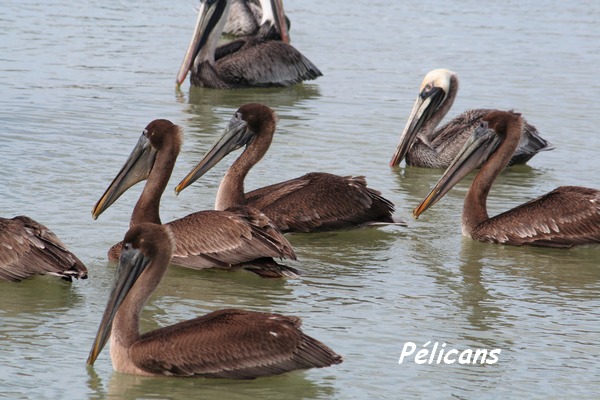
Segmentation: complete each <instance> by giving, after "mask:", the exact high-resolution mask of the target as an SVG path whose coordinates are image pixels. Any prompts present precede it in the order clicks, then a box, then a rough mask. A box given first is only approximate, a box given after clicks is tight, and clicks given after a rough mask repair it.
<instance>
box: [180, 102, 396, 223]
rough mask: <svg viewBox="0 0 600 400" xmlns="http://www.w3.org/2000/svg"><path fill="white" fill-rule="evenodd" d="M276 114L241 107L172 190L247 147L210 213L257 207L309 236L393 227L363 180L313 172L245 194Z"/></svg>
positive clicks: (385, 205) (389, 206) (383, 203)
mask: <svg viewBox="0 0 600 400" xmlns="http://www.w3.org/2000/svg"><path fill="white" fill-rule="evenodd" d="M276 120H277V118H276V115H275V112H274V111H273V110H272V109H270V108H269V107H267V106H264V105H262V104H256V103H249V104H246V105H243V106H242V107H240V108H239V109H238V110H237V112H236V113H235V115H234V116H233V118H232V119H231V121H230V122H229V125H228V126H227V128H226V129H225V133H224V135H223V136H222V137H221V139H219V140H218V141H217V143H216V144H215V145H214V146H213V148H212V149H211V150H210V151H209V152H208V153H207V154H206V155H205V156H204V158H203V159H202V160H201V161H200V163H199V164H198V165H197V166H196V167H195V168H194V169H193V170H192V171H191V172H190V173H189V174H188V175H187V176H186V177H185V178H184V179H183V180H182V181H181V182H180V183H179V185H177V187H176V188H175V191H176V192H177V193H179V192H180V191H182V190H183V189H185V188H186V187H187V186H189V185H190V184H191V183H192V182H194V181H195V180H197V179H198V178H200V177H201V176H202V175H204V174H205V173H206V172H207V171H208V170H209V169H211V168H212V167H213V166H214V165H215V164H217V163H218V162H219V161H220V160H221V159H222V158H223V157H225V156H226V155H227V154H229V153H230V152H232V151H234V150H236V149H239V148H240V147H242V146H246V149H245V150H244V152H243V153H242V154H241V155H240V156H239V157H238V159H237V160H236V161H235V162H234V163H233V165H232V166H231V167H230V168H229V170H228V171H227V173H226V174H225V177H224V178H223V180H222V181H221V185H220V186H219V191H218V194H217V200H216V204H215V208H216V209H217V210H224V209H226V208H228V207H232V206H236V205H247V206H251V207H256V208H258V209H259V210H261V211H262V212H264V213H265V214H266V215H267V216H268V217H269V218H271V220H272V221H273V222H274V223H275V225H277V227H279V229H280V230H281V231H283V232H314V231H326V230H333V229H340V228H349V227H354V226H358V225H364V224H377V223H385V224H388V223H392V224H393V223H396V224H402V225H404V223H403V222H401V221H394V219H393V218H392V214H393V212H394V204H393V203H392V202H391V201H389V200H387V199H385V198H383V197H382V196H381V195H380V193H379V192H378V191H376V190H373V189H370V188H368V187H367V183H366V181H365V178H364V177H363V176H359V177H351V176H344V177H342V176H338V175H332V174H327V173H321V172H312V173H309V174H306V175H304V176H301V177H299V178H296V179H291V180H289V181H285V182H281V183H277V184H274V185H270V186H266V187H264V188H261V189H257V190H254V191H252V192H249V193H244V178H245V177H246V175H247V174H248V171H250V169H251V168H252V167H253V166H254V165H255V164H256V163H258V162H259V161H260V160H261V159H262V157H263V156H264V155H265V153H266V152H267V150H268V149H269V146H270V145H271V141H272V140H273V134H274V133H275V125H276Z"/></svg>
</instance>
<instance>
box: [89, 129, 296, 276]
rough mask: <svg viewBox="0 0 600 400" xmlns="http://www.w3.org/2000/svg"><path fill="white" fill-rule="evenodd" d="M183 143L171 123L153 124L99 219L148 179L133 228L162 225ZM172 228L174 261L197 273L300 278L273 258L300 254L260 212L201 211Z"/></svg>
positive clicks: (114, 256)
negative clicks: (166, 195)
mask: <svg viewBox="0 0 600 400" xmlns="http://www.w3.org/2000/svg"><path fill="white" fill-rule="evenodd" d="M182 141H183V139H182V133H181V130H180V128H179V127H178V126H177V125H175V124H173V123H172V122H170V121H167V120H164V119H158V120H154V121H152V122H151V123H150V124H148V126H147V127H146V129H144V132H143V133H142V135H141V136H140V139H139V141H138V143H137V145H136V146H135V148H134V149H133V151H132V152H131V155H130V156H129V158H128V159H127V161H126V162H125V165H124V166H123V168H121V171H120V172H119V174H118V175H117V176H116V177H115V179H114V180H113V181H112V183H111V184H110V186H109V187H108V189H106V192H104V195H102V197H101V198H100V200H98V202H97V203H96V205H95V206H94V209H93V211H92V216H93V217H94V219H96V218H98V216H99V215H100V214H101V213H102V212H103V211H104V210H106V209H107V208H108V207H110V205H112V204H113V203H114V202H115V201H116V200H117V199H118V198H119V196H121V194H123V193H124V192H125V191H126V190H127V189H129V188H130V187H131V186H133V185H134V184H136V183H137V182H139V181H141V180H144V179H147V182H146V185H145V186H144V190H143V191H142V194H141V195H140V198H139V200H138V202H137V204H136V205H135V208H134V209H133V213H132V215H131V221H130V226H135V225H137V224H139V223H141V222H153V223H157V224H160V223H161V221H160V216H159V208H160V198H161V196H162V194H163V192H164V190H165V188H166V186H167V183H168V181H169V178H170V177H171V172H172V171H173V168H174V166H175V161H176V159H177V156H178V155H179V151H180V149H181V144H182ZM167 225H169V227H170V228H171V230H172V231H173V234H174V235H175V238H176V239H177V248H176V249H175V256H174V257H173V263H174V264H176V265H180V266H183V267H189V268H194V269H203V268H212V267H217V268H224V269H229V268H238V267H243V268H244V269H247V270H250V271H252V272H254V273H257V274H259V275H261V276H264V277H280V276H287V277H296V276H297V273H298V271H296V270H295V269H294V268H291V267H287V266H284V265H280V264H278V263H276V262H275V261H274V260H273V258H274V257H279V258H289V259H296V256H295V254H294V251H293V250H292V246H291V245H290V243H289V242H288V241H287V239H286V238H285V237H284V236H283V235H282V234H281V232H279V231H278V230H277V228H275V226H274V225H273V224H272V223H271V221H270V220H269V219H268V218H267V217H266V216H265V215H264V214H263V213H261V212H260V211H258V210H256V209H251V208H249V207H238V208H232V209H229V210H227V211H211V210H209V211H201V212H196V213H193V214H190V215H187V216H185V217H183V218H180V219H177V220H174V221H171V222H169V223H168V224H167ZM199 227H202V229H199ZM120 252H121V243H118V244H116V245H114V246H113V247H111V249H110V250H109V252H108V256H109V259H110V260H111V261H116V260H118V258H119V254H120ZM239 264H241V265H239Z"/></svg>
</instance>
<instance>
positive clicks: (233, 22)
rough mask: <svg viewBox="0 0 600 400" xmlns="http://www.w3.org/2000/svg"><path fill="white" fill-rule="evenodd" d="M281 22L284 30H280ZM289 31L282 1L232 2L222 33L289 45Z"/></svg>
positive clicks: (288, 22)
mask: <svg viewBox="0 0 600 400" xmlns="http://www.w3.org/2000/svg"><path fill="white" fill-rule="evenodd" d="M282 20H285V22H284V23H285V25H286V29H281V28H280V26H281V24H282ZM289 29H290V20H289V19H288V18H287V17H286V16H285V13H284V11H283V1H282V0H232V1H231V8H230V9H229V15H228V16H227V22H226V23H225V27H224V28H223V33H226V34H229V35H233V36H258V37H260V38H263V39H266V40H282V41H284V42H285V43H289V42H290V39H289V35H287V32H288V31H289ZM282 35H283V37H282Z"/></svg>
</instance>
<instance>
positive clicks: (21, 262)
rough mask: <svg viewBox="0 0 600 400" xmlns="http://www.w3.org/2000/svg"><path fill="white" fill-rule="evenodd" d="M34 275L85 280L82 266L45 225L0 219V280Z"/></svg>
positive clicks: (17, 218) (20, 220) (29, 221)
mask: <svg viewBox="0 0 600 400" xmlns="http://www.w3.org/2000/svg"><path fill="white" fill-rule="evenodd" d="M34 275H55V276H59V277H61V278H63V279H65V280H68V281H71V280H72V279H73V278H81V279H86V278H87V268H86V267H85V265H83V263H82V262H81V261H80V260H79V259H78V258H77V257H76V256H75V255H74V254H73V253H71V252H70V251H69V250H67V248H66V246H65V245H64V244H63V243H62V242H61V241H60V240H59V239H58V237H56V235H55V234H54V233H53V232H52V231H50V230H49V229H48V228H46V227H45V226H44V225H42V224H40V223H38V222H36V221H34V220H32V219H31V218H29V217H25V216H18V217H14V218H11V219H8V218H0V280H5V281H11V282H18V281H21V280H23V279H26V278H29V277H31V276H34Z"/></svg>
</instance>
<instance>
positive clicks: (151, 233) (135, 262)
mask: <svg viewBox="0 0 600 400" xmlns="http://www.w3.org/2000/svg"><path fill="white" fill-rule="evenodd" d="M199 229H203V228H202V227H199ZM123 243H124V244H123V252H122V253H121V259H120V262H119V267H118V269H117V275H116V279H115V283H114V285H113V288H112V290H111V294H110V296H109V299H108V304H107V305H106V310H105V311H104V315H103V316H102V320H101V322H100V327H99V328H98V333H97V334H96V338H95V339H94V343H93V345H92V349H91V351H90V355H89V357H88V359H87V363H88V364H90V365H91V364H93V363H94V361H96V358H97V357H98V355H99V354H100V351H102V348H103V347H104V346H105V345H106V342H107V341H108V339H109V337H110V358H111V360H112V364H113V368H114V370H115V371H117V372H121V373H126V374H134V375H146V376H164V375H171V376H181V377H205V378H231V379H253V378H258V377H261V376H269V375H277V374H282V373H284V372H289V371H294V370H297V369H307V368H315V367H316V368H321V367H327V366H330V365H332V364H339V363H341V362H342V358H341V357H340V356H339V355H338V354H336V353H334V352H333V350H331V349H330V348H329V347H327V346H326V345H324V344H323V343H321V342H319V341H318V340H315V339H313V338H311V337H310V336H307V335H306V334H304V333H303V332H302V331H301V330H300V324H301V321H300V318H297V317H288V316H285V315H280V314H268V313H262V312H252V311H244V310H237V309H224V310H218V311H213V312H211V313H210V314H207V315H204V316H201V317H198V318H194V319H191V320H188V321H184V322H180V323H178V324H175V325H171V326H166V327H164V328H160V329H157V330H154V331H150V332H146V333H144V334H142V335H140V332H139V320H140V313H141V311H142V308H143V307H144V304H145V303H146V301H147V300H148V298H149V297H150V295H151V294H152V292H154V290H155V289H156V287H157V286H158V284H159V283H160V281H161V279H162V278H163V276H164V275H165V272H166V271H167V267H168V265H169V261H170V260H171V256H172V255H173V251H174V249H175V246H176V244H175V238H174V237H173V234H172V233H171V231H170V229H169V228H168V227H167V226H165V225H158V224H153V223H141V224H138V225H136V226H134V227H133V228H131V229H130V230H129V231H128V232H127V233H126V234H125V238H124V240H123Z"/></svg>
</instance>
